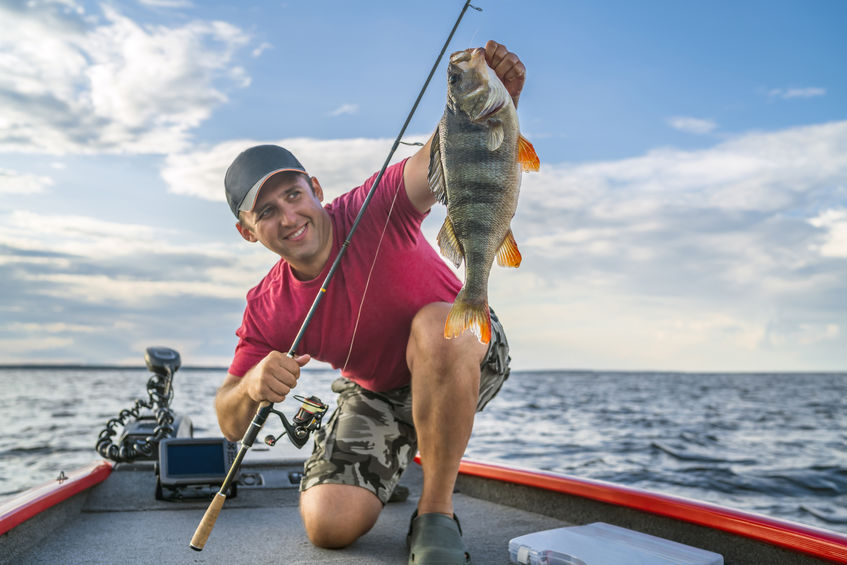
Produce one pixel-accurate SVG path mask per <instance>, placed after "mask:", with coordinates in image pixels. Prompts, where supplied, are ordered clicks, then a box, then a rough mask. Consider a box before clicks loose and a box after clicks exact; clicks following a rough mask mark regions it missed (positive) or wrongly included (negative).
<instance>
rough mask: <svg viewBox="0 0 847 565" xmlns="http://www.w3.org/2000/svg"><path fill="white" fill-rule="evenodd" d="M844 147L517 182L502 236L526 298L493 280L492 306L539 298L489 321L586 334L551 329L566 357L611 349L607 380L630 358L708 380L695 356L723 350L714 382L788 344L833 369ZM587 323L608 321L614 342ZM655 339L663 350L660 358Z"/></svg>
mask: <svg viewBox="0 0 847 565" xmlns="http://www.w3.org/2000/svg"><path fill="white" fill-rule="evenodd" d="M845 146H847V122H835V123H828V124H822V125H816V126H805V127H797V128H790V129H785V130H782V131H776V132H755V133H749V134H746V135H741V136H738V137H735V138H732V139H729V140H727V141H724V142H722V143H718V144H716V145H714V146H713V147H711V148H707V149H702V150H696V151H683V150H679V149H667V148H665V149H656V150H653V151H650V152H648V153H646V154H645V155H642V156H639V157H633V158H629V159H622V160H617V161H607V162H593V163H583V164H577V165H566V164H560V165H542V169H541V171H540V172H539V173H537V174H525V175H524V176H523V184H522V187H521V201H520V204H519V207H518V212H517V214H516V216H515V218H514V220H513V222H512V228H513V231H514V233H515V237H516V239H517V242H518V246H519V248H520V249H521V251H522V253H523V254H524V263H523V264H522V266H521V269H520V270H519V271H521V270H523V269H524V268H527V269H528V270H531V271H532V272H533V276H534V277H536V279H535V280H534V281H533V282H532V285H533V286H531V287H528V288H527V285H526V284H525V277H526V275H525V274H521V275H518V279H517V280H520V281H521V283H516V282H513V281H512V279H515V275H514V274H512V273H510V272H503V273H498V272H497V270H496V269H495V270H494V272H493V273H492V279H491V283H490V284H491V287H492V288H491V295H492V303H494V304H495V307H497V306H496V305H497V302H494V301H495V300H496V299H497V298H496V297H502V298H500V300H501V301H502V303H503V304H515V300H514V298H511V297H514V296H517V295H527V294H535V295H537V296H539V297H544V299H546V301H545V302H544V303H543V304H538V306H537V308H528V305H527V304H526V303H525V302H524V301H520V304H517V305H516V312H515V313H514V314H513V313H512V312H511V310H510V308H506V307H504V308H503V310H504V314H506V315H508V316H514V317H517V316H519V315H527V316H531V315H532V314H528V313H527V312H535V313H536V314H537V318H528V319H533V321H534V323H536V324H538V323H539V322H538V319H547V320H549V322H542V323H541V325H540V328H542V329H535V330H532V329H530V328H526V330H527V331H528V332H529V333H528V334H526V335H525V336H524V337H523V338H522V339H526V340H527V342H528V343H532V341H533V340H536V339H539V340H543V339H544V337H543V335H541V334H542V333H543V332H544V331H546V330H545V329H543V328H547V327H549V324H551V323H554V321H556V320H559V321H560V322H561V324H562V325H563V326H568V327H570V326H573V327H575V328H579V332H583V333H584V335H583V336H582V337H580V336H578V335H576V333H578V332H576V331H573V332H572V331H569V330H567V329H563V330H561V331H563V332H565V334H566V335H567V336H568V339H572V340H573V343H574V344H578V346H577V345H575V346H574V351H576V352H580V353H575V355H578V356H582V355H584V354H585V352H587V351H593V352H594V353H597V354H598V355H599V354H600V352H599V351H594V350H595V349H596V347H597V346H596V344H597V343H609V342H610V341H611V342H612V343H613V344H614V345H613V346H610V347H608V349H610V350H614V351H615V353H614V357H615V358H617V357H618V356H620V363H621V365H620V366H625V362H624V359H625V358H628V359H630V360H631V361H634V360H636V359H640V362H636V364H638V365H641V366H652V367H658V366H663V367H664V368H673V367H669V366H667V364H666V362H667V361H666V360H667V359H683V358H689V359H691V360H692V364H691V365H688V366H689V367H692V366H697V363H696V362H695V361H694V360H700V361H702V365H700V366H703V367H713V368H719V367H720V365H719V364H717V363H714V362H711V363H709V362H708V360H707V359H706V357H707V355H705V354H701V353H697V352H696V351H695V349H696V347H700V348H702V349H703V351H715V350H716V349H718V350H722V351H724V352H725V353H726V357H725V359H726V363H724V364H723V365H722V366H723V367H724V368H726V367H727V366H735V367H737V368H751V367H752V366H753V362H752V361H751V360H752V359H753V358H754V357H755V355H754V353H755V352H762V351H768V355H769V359H777V358H779V357H780V355H781V354H774V353H773V348H776V347H777V346H778V344H781V343H790V342H791V341H792V340H795V341H796V343H798V344H803V345H798V347H797V348H796V349H791V352H793V354H795V355H798V353H797V352H798V351H799V350H802V349H803V348H805V347H807V350H808V351H812V350H813V348H814V347H825V346H826V347H830V348H831V349H829V350H827V351H829V353H828V355H830V358H831V359H832V358H834V357H835V354H834V351H835V350H836V349H837V347H839V346H841V345H845V344H844V343H843V341H844V332H843V328H844V327H845V324H847V295H845V294H844V292H843V288H844V280H847V262H845V261H844V260H843V257H845V256H847V211H845V210H847V152H845V151H844V147H845ZM589 288H590V289H592V290H591V291H590V292H587V291H586V289H589ZM532 302H533V304H534V303H535V302H536V300H533V301H532ZM553 304H557V305H558V306H556V307H554V306H553ZM545 308H547V309H548V310H546V311H545ZM498 311H499V309H498ZM518 312H520V314H518ZM597 318H601V319H604V320H615V322H614V326H615V328H616V329H614V330H610V328H609V325H608V324H606V323H601V322H599V321H597V320H596V319H597ZM705 320H712V321H713V323H712V322H710V323H705V322H704V321H705ZM510 321H513V319H511V320H510ZM683 322H685V323H683ZM698 324H699V325H698ZM597 326H602V327H597ZM595 327H596V332H595V331H593V328H595ZM839 328H841V329H839ZM683 330H684V331H683ZM604 331H605V332H610V334H609V335H607V336H606V339H604V336H603V332H604ZM618 334H620V335H618ZM686 336H687V337H686ZM660 339H661V340H662V342H663V343H666V344H667V345H668V346H669V347H668V348H667V349H665V350H664V352H663V353H662V354H661V355H659V352H658V350H657V349H656V344H657V343H658V341H657V340H660ZM588 342H592V343H595V345H594V346H589V344H588ZM839 344H840V345H839ZM671 346H672V347H671ZM695 346H696V347H695ZM583 348H588V349H583ZM816 351H818V354H820V353H821V351H823V350H816ZM730 352H731V353H730ZM745 352H746V353H745ZM771 355H774V356H771ZM733 356H735V358H736V359H735V361H736V362H734V363H733V361H732V357H733ZM790 356H791V353H788V352H787V351H786V353H785V358H784V361H785V363H787V364H790V365H791V366H795V367H800V366H802V365H803V363H804V362H805V363H808V365H807V366H811V365H815V364H816V363H818V362H819V360H817V359H815V358H814V355H813V354H810V355H809V356H808V357H807V358H806V359H805V360H804V361H798V360H797V358H793V359H790ZM594 358H595V359H597V358H598V357H596V356H595V357H594ZM649 359H653V362H652V363H651V362H649ZM610 364H612V365H613V363H612V360H611V359H610ZM716 365H718V367H716ZM677 366H679V365H677ZM774 366H775V367H776V365H774Z"/></svg>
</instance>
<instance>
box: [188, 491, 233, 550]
mask: <svg viewBox="0 0 847 565" xmlns="http://www.w3.org/2000/svg"><path fill="white" fill-rule="evenodd" d="M225 500H226V495H225V494H222V493H220V492H219V493H217V494H215V498H213V499H212V502H211V503H210V504H209V508H207V509H206V513H205V514H203V519H202V520H201V521H200V525H199V526H197V530H196V531H195V532H194V537H192V538H191V544H190V545H191V549H193V550H194V551H203V547H204V546H205V545H206V541H208V539H209V535H210V534H211V533H212V528H214V527H215V521H216V520H217V519H218V514H220V513H221V508H223V505H224V501H225Z"/></svg>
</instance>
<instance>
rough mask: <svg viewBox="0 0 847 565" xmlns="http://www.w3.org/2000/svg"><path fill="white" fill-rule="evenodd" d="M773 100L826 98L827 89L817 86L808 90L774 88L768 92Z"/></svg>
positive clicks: (807, 88)
mask: <svg viewBox="0 0 847 565" xmlns="http://www.w3.org/2000/svg"><path fill="white" fill-rule="evenodd" d="M768 96H770V97H771V98H782V99H785V100H790V99H792V98H815V97H818V96H826V89H825V88H820V87H816V86H810V87H806V88H774V89H772V90H771V91H770V92H768Z"/></svg>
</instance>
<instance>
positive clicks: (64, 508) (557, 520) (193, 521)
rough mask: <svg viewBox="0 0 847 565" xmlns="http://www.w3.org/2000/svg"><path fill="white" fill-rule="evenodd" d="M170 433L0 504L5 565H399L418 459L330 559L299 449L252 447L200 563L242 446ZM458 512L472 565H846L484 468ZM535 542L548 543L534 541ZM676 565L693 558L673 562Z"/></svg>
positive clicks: (610, 495)
mask: <svg viewBox="0 0 847 565" xmlns="http://www.w3.org/2000/svg"><path fill="white" fill-rule="evenodd" d="M148 351H149V350H148ZM149 365H150V363H149V360H148V366H149ZM154 368H155V367H154ZM158 386H159V391H160V392H162V391H165V392H166V393H167V394H162V395H160V396H158V397H157V398H158V399H159V400H160V401H161V402H162V403H163V404H166V402H167V397H168V394H172V393H171V392H170V391H169V382H160V383H159V385H158ZM153 388H156V387H153ZM150 390H151V387H150V386H149V384H148V391H150ZM153 396H154V395H153V394H151V399H152V398H153ZM136 408H138V405H136ZM160 408H162V407H161V406H160ZM128 413H129V412H127V411H125V412H123V413H122V414H124V415H126V414H128ZM133 416H135V420H132V421H130V422H125V424H126V430H125V432H124V434H125V435H126V434H130V435H131V434H132V433H133V430H135V431H136V432H137V431H138V429H139V427H140V428H144V426H148V427H149V426H150V418H154V417H155V414H152V413H151V414H142V413H141V412H140V411H138V410H136V411H135V412H134V413H133ZM154 419H155V418H154ZM173 421H174V422H179V423H180V424H179V425H176V424H173V425H171V426H168V428H169V430H170V436H169V437H162V438H160V439H159V441H158V445H157V450H152V451H149V452H148V453H146V454H145V453H136V454H134V455H133V457H124V459H131V460H127V461H122V462H117V463H116V462H114V461H109V460H106V459H102V460H94V461H93V462H92V463H91V464H90V465H88V466H85V467H83V468H80V469H77V470H75V471H72V472H70V473H68V474H67V475H65V473H61V474H60V476H59V477H58V478H57V479H56V480H53V481H49V482H46V483H44V484H42V485H39V486H37V487H34V488H32V489H30V490H28V491H26V492H23V493H21V494H19V495H16V496H14V497H12V498H10V499H8V500H6V501H5V502H3V503H2V504H0V563H9V564H12V563H14V564H19V563H21V564H40V563H45V564H46V563H50V564H54V563H63V564H73V563H92V564H110V565H111V564H114V563H145V564H149V563H156V564H162V565H164V564H171V563H173V564H177V563H179V564H182V563H284V564H301V563H302V564H306V563H309V564H314V563H339V564H341V563H361V564H397V563H406V560H407V548H406V534H407V529H408V524H409V519H410V517H411V515H412V513H413V511H414V510H415V507H416V502H417V498H418V496H419V494H420V492H421V487H422V473H421V469H420V465H419V460H417V459H416V463H415V464H412V465H410V467H409V469H407V471H406V472H405V474H404V475H403V477H402V480H401V483H400V484H401V487H402V488H398V490H397V491H395V494H397V495H398V496H396V497H393V498H396V499H397V500H396V501H392V502H390V503H389V504H387V505H386V507H385V509H384V510H383V512H382V515H381V516H380V518H379V520H378V521H377V523H376V525H375V526H374V527H373V529H372V530H371V531H370V532H368V533H367V534H366V535H365V536H363V537H362V538H360V539H359V540H357V541H356V542H355V543H354V544H352V545H351V546H349V547H347V548H344V549H340V550H328V549H321V548H317V547H315V546H313V545H312V544H311V543H310V542H309V540H308V538H307V536H306V533H305V530H304V528H303V525H302V523H301V520H300V516H299V511H298V499H299V490H298V487H299V481H300V477H301V472H302V468H303V462H304V460H305V458H306V454H307V451H308V450H301V449H298V448H297V447H296V446H295V445H291V444H289V443H287V442H279V443H278V444H277V445H276V446H274V447H270V446H269V445H265V444H262V443H259V444H257V445H254V446H252V447H251V448H250V449H249V450H247V451H246V452H245V453H246V455H245V456H244V459H243V461H242V462H241V464H240V469H239V473H240V474H239V476H238V478H237V480H235V481H234V482H233V485H234V486H233V487H231V488H230V489H229V490H228V491H227V498H226V501H225V504H224V506H223V509H222V511H221V512H220V514H219V516H218V517H217V521H216V522H215V523H214V529H213V531H212V532H211V534H210V536H209V537H208V539H207V540H206V541H205V542H204V545H203V546H202V548H201V549H202V551H196V549H197V548H192V547H190V542H191V541H192V537H193V535H194V534H195V529H196V528H197V526H198V524H199V523H200V522H201V520H202V519H203V517H204V514H205V512H206V510H207V507H208V506H209V502H210V500H211V499H212V498H213V497H215V496H216V492H217V489H218V487H220V486H221V483H222V482H223V481H221V476H222V473H224V472H225V471H226V469H228V468H229V467H228V465H229V464H230V463H231V461H232V460H233V453H234V450H236V449H237V444H234V443H232V442H227V441H226V440H224V439H223V438H195V437H193V429H192V427H191V425H190V422H189V421H188V419H187V418H184V417H176V416H175V417H174V418H173ZM142 431H143V434H142V435H144V434H149V429H147V430H146V431H144V430H142ZM103 437H104V436H103V433H101V440H102V438H103ZM277 439H278V438H277ZM106 443H108V442H106ZM269 443H274V442H273V441H269ZM300 443H303V442H300ZM186 450H188V451H186ZM191 450H195V451H193V452H192V451H191ZM104 451H106V452H108V450H104ZM192 453H193V454H192ZM187 455H190V456H187ZM179 465H183V466H188V467H192V466H193V467H198V468H202V469H201V472H200V474H199V475H198V474H197V472H196V471H197V469H194V470H189V471H186V472H184V473H183V474H182V475H181V474H180V473H181V472H182V471H180V468H179ZM183 470H184V469H183ZM201 476H202V477H201ZM185 477H189V478H190V480H188V479H185ZM198 477H201V478H198ZM454 505H455V508H456V513H457V515H458V516H459V518H460V520H461V523H462V528H463V530H464V538H465V541H466V544H467V546H468V550H469V551H470V553H471V555H472V557H473V562H474V563H476V564H477V565H480V564H485V565H487V564H498V563H512V562H518V563H547V564H548V565H553V564H570V565H631V564H632V565H634V564H642V563H643V564H645V565H646V564H651V565H652V564H653V563H680V564H682V563H686V564H689V563H690V564H694V563H710V564H711V563H725V564H728V565H748V564H749V565H769V564H779V565H782V564H786V565H795V564H796V565H806V564H819V563H845V564H847V536H845V535H843V534H840V533H837V532H833V531H829V530H825V529H820V528H815V527H811V526H806V525H802V524H798V523H794V522H789V521H784V520H779V519H775V518H771V517H767V516H763V515H759V514H754V513H749V512H745V511H741V510H736V509H732V508H727V507H723V506H720V505H716V504H712V503H706V502H701V501H696V500H692V499H687V498H682V497H677V496H671V495H667V494H662V493H656V492H650V491H647V490H642V489H637V488H633V487H628V486H623V485H619V484H613V483H609V482H604V481H598V480H591V479H586V478H581V477H575V476H569V475H563V474H559V473H552V472H544V471H538V470H531V469H523V468H519V467H513V466H506V465H500V464H494V463H490V462H484V461H475V460H467V459H466V460H463V461H462V463H461V466H460V469H459V476H458V479H457V483H456V493H455V495H454ZM610 532H611V533H610ZM542 534H544V535H547V536H548V537H547V538H543V537H538V536H540V535H542ZM534 536H535V537H534ZM550 537H552V538H554V539H556V540H559V541H560V542H561V543H560V545H558V546H556V547H555V548H554V547H552V546H551V547H543V546H541V545H538V546H533V545H531V544H524V545H521V543H523V542H522V541H521V540H527V539H529V540H539V539H550ZM577 538H579V539H582V540H587V541H588V543H589V544H592V545H593V549H594V550H596V551H601V552H603V551H607V555H608V556H607V557H592V558H590V559H589V558H586V557H585V556H584V555H581V554H580V553H579V551H577V550H571V549H570V548H569V547H570V546H568V545H567V543H566V542H568V540H574V539H577ZM622 540H623V541H622ZM627 540H629V541H627ZM533 543H534V542H533ZM562 544H564V545H562ZM627 544H629V545H627ZM647 546H650V547H652V548H657V549H656V550H655V556H656V557H655V559H650V558H641V557H636V555H640V554H639V553H638V551H640V549H639V548H644V547H647ZM621 548H623V549H624V550H626V548H629V550H630V551H631V553H628V554H627V553H621ZM545 549H546V550H549V551H545ZM674 552H682V553H674ZM686 552H689V553H686ZM698 552H699V553H698ZM621 555H627V557H623V558H622V557H621ZM651 555H653V554H651ZM672 555H693V556H694V557H692V560H688V559H687V558H685V559H684V558H682V557H680V558H678V559H676V560H674V558H673V557H669V556H672ZM699 556H706V557H707V558H708V559H707V560H703V561H699V560H697V559H699ZM532 559H534V561H533V560H532Z"/></svg>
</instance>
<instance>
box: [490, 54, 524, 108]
mask: <svg viewBox="0 0 847 565" xmlns="http://www.w3.org/2000/svg"><path fill="white" fill-rule="evenodd" d="M485 62H486V63H488V66H489V67H491V68H492V69H494V72H495V73H497V76H498V77H499V78H500V81H501V82H502V83H503V86H505V87H506V90H507V91H508V92H509V96H511V97H512V102H514V104H515V108H517V107H518V99H519V98H520V96H521V91H522V90H523V85H524V83H525V82H526V67H525V66H524V64H523V63H522V62H521V60H520V58H518V56H517V55H516V54H514V53H512V52H511V51H509V50H508V49H506V46H505V45H501V44H500V43H497V42H496V41H492V40H490V39H489V40H488V42H487V43H486V44H485Z"/></svg>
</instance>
